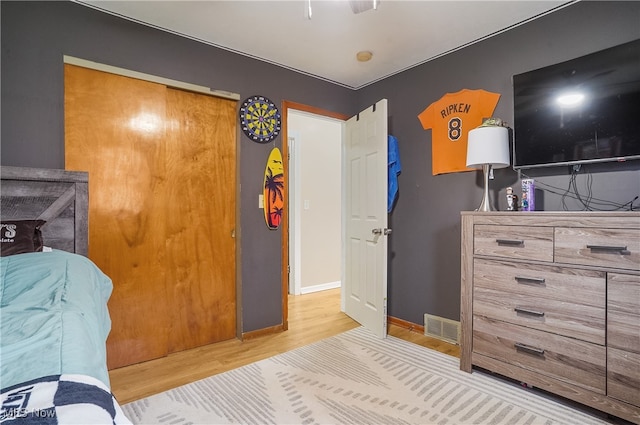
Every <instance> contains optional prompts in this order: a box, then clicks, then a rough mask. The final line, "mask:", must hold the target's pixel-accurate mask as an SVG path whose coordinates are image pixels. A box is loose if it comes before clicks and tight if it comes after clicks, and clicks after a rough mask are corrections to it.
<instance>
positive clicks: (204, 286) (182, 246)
mask: <svg viewBox="0 0 640 425" xmlns="http://www.w3.org/2000/svg"><path fill="white" fill-rule="evenodd" d="M235 123H236V102H235V101H231V100H224V99H219V98H215V97H211V96H204V95H200V94H196V93H191V92H186V91H182V90H176V89H168V90H167V137H166V143H167V148H166V156H167V193H168V201H169V202H168V203H167V212H168V217H169V220H168V221H167V227H166V228H167V277H168V280H167V282H169V287H168V294H169V297H170V299H171V303H172V308H171V309H170V311H171V321H170V330H171V331H170V338H169V352H175V351H181V350H185V349H187V348H192V347H197V346H200V345H204V344H208V343H211V342H216V341H222V340H225V339H231V338H234V337H235V334H236V286H235V278H236V276H235V275H236V270H235V263H236V260H235V254H236V248H235V234H234V232H235V214H236V203H235V198H236V185H235V181H236V144H235V138H236V127H235Z"/></svg>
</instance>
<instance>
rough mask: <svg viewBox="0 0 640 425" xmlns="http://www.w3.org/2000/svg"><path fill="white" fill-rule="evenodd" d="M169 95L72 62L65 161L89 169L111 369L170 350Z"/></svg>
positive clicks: (92, 234) (92, 249)
mask: <svg viewBox="0 0 640 425" xmlns="http://www.w3.org/2000/svg"><path fill="white" fill-rule="evenodd" d="M165 95H166V88H165V87H164V86H162V85H159V84H154V83H149V82H145V81H141V80H136V79H132V78H126V77H122V76H118V75H114V74H109V73H105V72H100V71H95V70H91V69H87V68H82V67H77V66H73V65H65V166H66V168H67V169H69V170H82V171H88V172H89V258H91V259H92V260H93V261H94V262H95V263H96V264H97V265H98V266H99V267H100V268H101V269H102V270H103V271H104V272H105V273H106V274H107V275H108V276H109V277H110V278H111V279H112V280H113V285H114V290H113V293H112V295H111V299H110V300H109V312H110V315H111V320H112V329H111V333H110V335H109V339H108V341H107V359H108V366H109V368H110V369H111V368H116V367H120V366H124V365H127V364H131V363H137V362H140V361H143V360H149V359H153V358H156V357H161V356H164V355H166V353H167V346H168V343H167V335H168V326H169V317H168V316H167V308H168V304H167V292H166V286H165V280H166V265H165V262H166V258H165V250H164V245H165V239H166V235H165V222H166V221H167V210H166V208H165V205H166V203H167V202H166V190H165V182H166V176H165V163H166V158H165V148H164V147H165V144H164V143H163V139H164V124H163V123H164V117H165V114H166V111H165Z"/></svg>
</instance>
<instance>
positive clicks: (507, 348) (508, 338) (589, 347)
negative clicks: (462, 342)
mask: <svg viewBox="0 0 640 425" xmlns="http://www.w3.org/2000/svg"><path fill="white" fill-rule="evenodd" d="M473 352H474V353H479V354H483V355H485V356H488V357H492V358H494V359H496V360H499V361H502V362H505V363H508V364H512V365H515V366H518V367H521V368H524V369H528V370H530V371H533V372H535V373H539V374H542V375H545V376H549V377H552V378H555V379H558V380H561V381H564V382H567V383H569V384H573V385H577V386H579V387H582V388H585V389H588V390H590V391H593V392H595V393H598V394H605V389H606V364H605V363H606V349H605V347H603V346H600V345H596V344H591V343H588V342H585V341H580V340H576V339H573V338H567V337H563V336H559V335H554V334H550V333H547V332H542V331H539V330H535V329H529V328H526V327H522V326H517V325H513V324H509V323H505V322H500V321H495V320H491V319H488V318H486V317H482V316H474V320H473Z"/></svg>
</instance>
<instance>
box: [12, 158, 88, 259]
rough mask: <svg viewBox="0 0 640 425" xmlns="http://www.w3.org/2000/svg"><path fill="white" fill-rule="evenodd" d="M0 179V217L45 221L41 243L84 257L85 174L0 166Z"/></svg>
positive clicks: (86, 222)
mask: <svg viewBox="0 0 640 425" xmlns="http://www.w3.org/2000/svg"><path fill="white" fill-rule="evenodd" d="M0 179H1V182H0V192H1V194H2V199H1V203H0V215H1V218H2V220H9V219H12V220H30V219H42V220H46V224H45V225H44V226H43V227H42V238H43V240H44V244H45V246H49V247H51V248H56V249H60V250H64V251H68V252H75V253H77V254H81V255H84V256H87V254H88V251H89V175H88V173H86V172H82V171H65V170H54V169H45V168H27V167H8V166H2V167H0Z"/></svg>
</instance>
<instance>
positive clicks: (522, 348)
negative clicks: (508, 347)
mask: <svg viewBox="0 0 640 425" xmlns="http://www.w3.org/2000/svg"><path fill="white" fill-rule="evenodd" d="M513 346H514V347H515V348H516V350H519V351H524V352H525V353H529V354H535V355H536V356H544V349H542V348H537V347H532V346H530V345H527V344H522V343H520V342H516V343H515V344H513Z"/></svg>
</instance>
